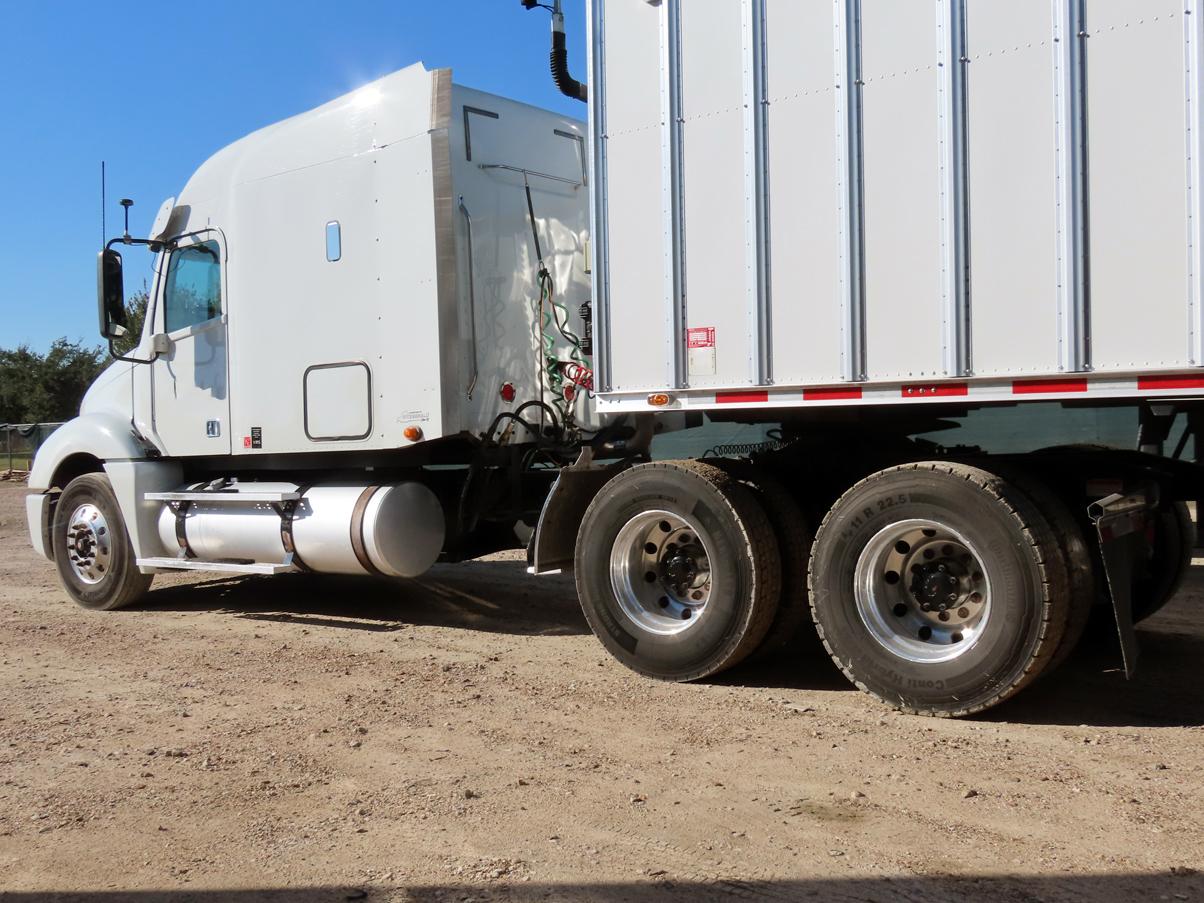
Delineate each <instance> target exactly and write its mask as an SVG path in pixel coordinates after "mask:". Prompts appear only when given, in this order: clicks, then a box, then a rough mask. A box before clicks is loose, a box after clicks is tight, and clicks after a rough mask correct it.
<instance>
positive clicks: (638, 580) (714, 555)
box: [574, 461, 782, 681]
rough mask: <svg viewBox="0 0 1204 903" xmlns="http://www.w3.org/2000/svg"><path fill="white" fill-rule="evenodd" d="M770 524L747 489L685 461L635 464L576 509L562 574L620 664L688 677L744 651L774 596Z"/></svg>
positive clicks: (777, 584) (772, 610)
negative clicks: (577, 519) (572, 543)
mask: <svg viewBox="0 0 1204 903" xmlns="http://www.w3.org/2000/svg"><path fill="white" fill-rule="evenodd" d="M781 570H782V565H781V557H780V555H779V552H778V545H777V541H776V539H775V536H774V529H773V526H772V525H771V523H770V520H769V517H768V516H767V515H766V512H765V509H764V508H763V507H762V505H761V504H760V503H758V501H757V499H756V497H755V495H754V494H753V490H752V489H750V488H748V487H747V486H745V485H743V484H741V483H740V482H739V481H737V480H736V479H735V478H734V477H732V476H731V475H729V474H727V473H725V472H724V471H722V470H720V469H718V468H716V467H713V466H711V465H708V464H703V463H700V462H696V461H664V462H658V463H654V464H641V465H637V466H635V467H632V468H630V469H629V470H626V471H624V472H623V473H621V474H620V475H619V476H617V477H615V478H614V479H613V480H611V481H610V482H609V483H608V484H607V485H606V486H605V488H604V489H603V490H602V491H601V492H600V493H599V494H598V496H597V497H596V498H595V499H594V501H593V502H592V503H591V504H590V506H589V508H588V509H587V510H586V513H585V516H584V517H583V519H582V522H581V527H580V531H579V533H578V540H577V551H576V558H575V562H574V572H575V575H576V580H577V593H578V596H579V597H580V599H581V606H582V610H583V611H584V613H585V617H586V620H587V621H588V622H589V625H590V628H591V629H592V630H593V632H594V634H595V635H596V636H597V637H598V639H599V640H600V641H601V642H602V644H603V645H604V646H605V647H606V649H607V650H608V651H609V652H610V653H611V654H612V655H613V656H614V657H615V658H617V659H618V660H619V661H620V662H622V663H623V664H625V665H627V666H628V667H629V668H632V669H633V670H635V671H638V672H639V673H641V674H645V675H647V676H649V677H656V678H660V679H662V680H675V681H686V680H696V679H699V678H703V677H707V676H709V675H712V674H716V673H718V672H720V671H722V670H724V669H726V668H730V667H731V666H732V665H735V664H737V663H738V662H740V661H742V660H744V659H745V658H747V657H748V655H749V654H750V653H752V652H753V651H754V650H756V649H757V647H758V646H759V645H760V644H761V642H762V641H763V640H764V639H765V637H766V635H767V634H768V633H769V630H770V628H771V627H772V626H773V622H774V617H775V614H776V613H777V610H778V601H779V598H780V594H781Z"/></svg>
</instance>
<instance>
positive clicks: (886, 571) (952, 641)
mask: <svg viewBox="0 0 1204 903" xmlns="http://www.w3.org/2000/svg"><path fill="white" fill-rule="evenodd" d="M854 596H855V598H856V602H857V613H858V615H860V617H861V621H862V623H863V624H864V625H865V627H866V629H867V630H868V631H869V633H870V635H871V636H872V637H873V638H874V639H875V640H877V642H878V643H879V644H880V645H881V646H883V647H884V648H886V649H887V650H888V651H889V652H891V653H893V654H894V655H897V656H898V657H899V658H902V659H905V660H906V661H909V662H917V663H934V662H947V661H952V660H953V659H956V658H960V657H961V656H963V655H965V654H966V653H967V652H969V651H970V650H971V649H972V648H974V646H975V644H976V643H977V642H978V640H979V639H980V638H981V637H982V634H983V631H984V630H985V629H986V626H987V623H988V622H989V620H990V617H991V583H990V575H989V574H988V573H987V571H986V570H985V569H984V568H983V566H982V557H981V556H980V555H979V554H978V552H977V550H976V549H975V548H974V546H973V545H972V544H971V543H970V542H969V541H968V540H967V539H966V538H965V537H964V536H962V535H961V534H960V533H958V532H957V531H956V530H954V529H952V528H951V527H949V526H947V525H945V524H941V523H938V522H936V521H930V520H919V519H915V520H905V521H900V522H898V523H894V524H891V525H890V526H888V527H884V528H883V529H881V530H879V531H878V533H877V534H875V536H874V537H873V538H872V539H871V540H870V541H869V543H868V544H867V545H866V547H865V549H864V550H863V551H862V553H861V556H860V557H859V558H858V559H857V567H856V571H855V573H854Z"/></svg>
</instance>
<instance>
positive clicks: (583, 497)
mask: <svg viewBox="0 0 1204 903" xmlns="http://www.w3.org/2000/svg"><path fill="white" fill-rule="evenodd" d="M616 473H617V471H616V470H612V469H610V468H604V467H595V466H594V465H593V455H592V453H590V450H589V448H588V446H587V447H586V448H585V449H583V450H582V453H581V457H580V458H578V459H577V463H576V464H574V465H573V466H572V467H565V468H563V469H562V470H561V471H560V474H559V475H558V476H557V477H556V482H555V483H553V484H552V491H551V492H549V493H548V500H547V501H546V502H544V506H543V510H542V511H541V512H540V513H539V523H538V525H537V526H536V527H535V538H534V540H532V543H531V545H532V549H533V552H534V554H533V555H532V561H531V564H532V568H531V570H532V573H535V574H550V573H555V572H557V571H569V570H572V567H573V553H574V551H575V550H576V548H577V528H578V527H579V526H581V518H582V517H584V516H585V509H586V508H588V507H589V504H590V502H592V501H593V500H594V496H596V495H597V494H598V491H599V490H600V489H601V488H602V487H603V486H604V485H605V484H606V483H607V482H608V481H609V480H610V478H611V477H613V476H614V475H615V474H616Z"/></svg>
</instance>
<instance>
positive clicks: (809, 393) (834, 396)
mask: <svg viewBox="0 0 1204 903" xmlns="http://www.w3.org/2000/svg"><path fill="white" fill-rule="evenodd" d="M860 397H861V386H816V387H815V388H814V389H803V400H804V401H848V400H850V399H857V398H860Z"/></svg>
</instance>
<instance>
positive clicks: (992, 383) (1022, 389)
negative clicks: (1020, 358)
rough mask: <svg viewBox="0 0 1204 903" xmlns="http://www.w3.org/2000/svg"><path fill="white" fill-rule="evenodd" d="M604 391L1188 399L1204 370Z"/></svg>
mask: <svg viewBox="0 0 1204 903" xmlns="http://www.w3.org/2000/svg"><path fill="white" fill-rule="evenodd" d="M655 394H656V395H658V396H659V397H658V400H660V399H661V398H664V397H665V396H667V397H668V403H667V404H659V405H653V404H650V403H649V399H650V398H651V397H652V395H650V394H649V392H626V391H621V392H607V393H599V395H598V410H599V411H600V412H620V411H666V410H670V411H672V410H678V411H680V410H707V409H724V408H737V407H739V408H761V407H767V408H811V407H845V406H858V405H884V404H891V405H894V404H909V403H915V402H945V403H948V402H950V401H953V400H962V401H965V402H968V403H978V402H982V403H984V404H989V403H990V402H1001V401H1019V400H1025V401H1058V400H1075V399H1083V398H1098V399H1106V398H1133V399H1139V398H1192V397H1201V396H1204V372H1201V371H1196V372H1194V373H1159V374H1144V375H1127V376H1105V375H1101V376H1094V375H1093V376H1080V375H1074V376H1055V377H1041V378H1023V379H1009V380H990V379H984V380H967V381H957V380H949V381H947V380H934V381H932V382H906V383H875V384H863V385H856V384H851V383H832V384H829V385H824V386H802V387H800V386H791V387H789V388H787V387H782V386H774V387H772V388H768V389H719V390H702V389H683V390H673V389H668V390H658V391H656V393H655Z"/></svg>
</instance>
